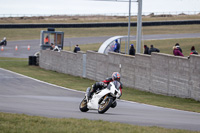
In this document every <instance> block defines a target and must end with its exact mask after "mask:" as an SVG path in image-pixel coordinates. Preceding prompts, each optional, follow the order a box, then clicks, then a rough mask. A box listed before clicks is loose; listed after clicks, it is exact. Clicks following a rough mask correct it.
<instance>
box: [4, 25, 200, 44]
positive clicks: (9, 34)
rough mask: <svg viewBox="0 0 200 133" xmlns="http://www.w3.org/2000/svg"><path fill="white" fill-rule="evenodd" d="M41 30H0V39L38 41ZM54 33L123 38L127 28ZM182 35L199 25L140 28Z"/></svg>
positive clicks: (133, 29)
mask: <svg viewBox="0 0 200 133" xmlns="http://www.w3.org/2000/svg"><path fill="white" fill-rule="evenodd" d="M41 30H47V29H46V28H34V29H31V28H29V29H0V39H1V38H3V37H4V36H5V37H6V38H7V40H8V41H11V40H32V39H40V31H41ZM56 31H63V32H64V33H65V38H69V37H95V36H120V35H122V36H123V35H127V34H128V27H100V28H56ZM136 31H137V30H136V27H131V35H136ZM184 33H200V28H199V25H176V26H173V25H169V26H144V27H143V28H142V34H143V35H153V34H184ZM72 43H73V42H72ZM8 45H9V44H8Z"/></svg>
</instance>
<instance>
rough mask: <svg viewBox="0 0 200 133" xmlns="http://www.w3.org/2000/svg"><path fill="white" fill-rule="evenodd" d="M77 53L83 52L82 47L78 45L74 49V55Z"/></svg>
mask: <svg viewBox="0 0 200 133" xmlns="http://www.w3.org/2000/svg"><path fill="white" fill-rule="evenodd" d="M77 51H81V49H80V47H79V46H78V44H77V45H76V46H75V48H74V53H77Z"/></svg>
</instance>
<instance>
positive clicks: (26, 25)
mask: <svg viewBox="0 0 200 133" xmlns="http://www.w3.org/2000/svg"><path fill="white" fill-rule="evenodd" d="M189 24H200V20H182V21H158V22H142V25H143V26H161V25H189ZM127 26H128V23H126V22H121V23H81V24H0V28H49V27H54V28H93V27H127ZM131 26H137V23H136V22H132V23H131Z"/></svg>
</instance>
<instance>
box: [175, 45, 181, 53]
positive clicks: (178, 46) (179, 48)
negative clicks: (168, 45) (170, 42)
mask: <svg viewBox="0 0 200 133" xmlns="http://www.w3.org/2000/svg"><path fill="white" fill-rule="evenodd" d="M175 46H176V47H177V48H178V50H179V51H180V52H181V53H183V51H182V49H181V47H180V45H179V43H176V44H175Z"/></svg>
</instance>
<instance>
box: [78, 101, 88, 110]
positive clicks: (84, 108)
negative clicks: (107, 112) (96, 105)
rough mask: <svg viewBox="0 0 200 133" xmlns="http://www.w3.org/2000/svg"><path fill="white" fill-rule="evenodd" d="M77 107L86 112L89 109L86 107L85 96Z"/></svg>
mask: <svg viewBox="0 0 200 133" xmlns="http://www.w3.org/2000/svg"><path fill="white" fill-rule="evenodd" d="M79 109H80V110H81V111H82V112H87V111H88V110H89V109H88V108H87V100H86V98H84V99H83V100H82V101H81V103H80V105H79Z"/></svg>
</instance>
